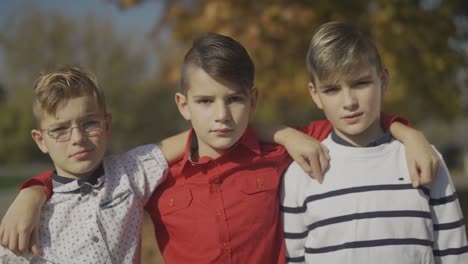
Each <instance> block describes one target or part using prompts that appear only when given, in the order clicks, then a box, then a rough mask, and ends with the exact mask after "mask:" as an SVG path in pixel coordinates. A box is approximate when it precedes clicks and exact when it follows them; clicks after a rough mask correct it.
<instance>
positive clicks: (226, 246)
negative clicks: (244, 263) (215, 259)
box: [223, 242, 231, 254]
mask: <svg viewBox="0 0 468 264" xmlns="http://www.w3.org/2000/svg"><path fill="white" fill-rule="evenodd" d="M223 250H224V253H226V254H228V253H230V252H231V247H230V246H229V243H226V242H224V244H223Z"/></svg>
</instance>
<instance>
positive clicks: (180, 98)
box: [174, 93, 191, 120]
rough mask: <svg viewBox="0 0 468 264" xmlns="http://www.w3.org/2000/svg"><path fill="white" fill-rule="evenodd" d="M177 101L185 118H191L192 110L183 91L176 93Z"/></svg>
mask: <svg viewBox="0 0 468 264" xmlns="http://www.w3.org/2000/svg"><path fill="white" fill-rule="evenodd" d="M174 99H175V102H176V104H177V108H179V113H180V114H181V115H182V116H183V117H184V118H185V120H190V118H191V116H190V111H189V109H188V103H187V97H186V96H185V95H183V94H181V93H176V94H175V98H174Z"/></svg>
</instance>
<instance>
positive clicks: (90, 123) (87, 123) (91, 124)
mask: <svg viewBox="0 0 468 264" xmlns="http://www.w3.org/2000/svg"><path fill="white" fill-rule="evenodd" d="M99 125H100V122H99V120H88V121H85V122H83V123H81V126H82V127H83V128H87V127H96V126H99Z"/></svg>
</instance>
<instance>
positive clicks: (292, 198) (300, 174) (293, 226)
mask: <svg viewBox="0 0 468 264" xmlns="http://www.w3.org/2000/svg"><path fill="white" fill-rule="evenodd" d="M304 180H310V179H309V176H308V175H306V174H305V172H304V171H303V170H302V169H301V168H300V167H299V166H298V165H297V163H295V162H294V163H292V164H291V165H290V166H289V168H288V169H287V170H286V172H285V174H284V177H283V184H282V188H281V213H282V216H283V224H284V232H285V234H284V235H285V242H286V262H287V263H305V256H304V249H305V241H306V238H307V234H308V230H307V226H306V224H305V222H304V218H305V209H304V208H305V207H304V205H305V203H304V199H303V197H305V195H304V194H302V190H303V188H301V186H303V182H304Z"/></svg>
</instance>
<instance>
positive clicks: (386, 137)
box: [331, 129, 393, 148]
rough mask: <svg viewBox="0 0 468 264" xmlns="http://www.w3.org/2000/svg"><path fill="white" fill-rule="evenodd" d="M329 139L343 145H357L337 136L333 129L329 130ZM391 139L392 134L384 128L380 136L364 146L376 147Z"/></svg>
mask: <svg viewBox="0 0 468 264" xmlns="http://www.w3.org/2000/svg"><path fill="white" fill-rule="evenodd" d="M331 139H332V140H333V141H334V142H335V143H337V144H340V145H343V146H347V147H357V146H355V145H353V144H351V143H350V142H348V141H346V140H345V139H344V138H342V137H340V136H338V134H336V131H335V129H332V131H331ZM392 139H393V138H392V134H391V133H390V131H389V130H388V129H385V130H384V134H383V135H382V136H381V137H379V138H377V139H376V140H373V141H371V142H369V143H368V144H367V145H366V146H365V147H366V148H369V147H377V146H380V145H382V144H385V143H389V142H390V141H392Z"/></svg>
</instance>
